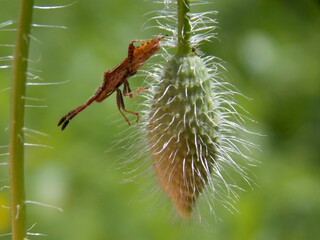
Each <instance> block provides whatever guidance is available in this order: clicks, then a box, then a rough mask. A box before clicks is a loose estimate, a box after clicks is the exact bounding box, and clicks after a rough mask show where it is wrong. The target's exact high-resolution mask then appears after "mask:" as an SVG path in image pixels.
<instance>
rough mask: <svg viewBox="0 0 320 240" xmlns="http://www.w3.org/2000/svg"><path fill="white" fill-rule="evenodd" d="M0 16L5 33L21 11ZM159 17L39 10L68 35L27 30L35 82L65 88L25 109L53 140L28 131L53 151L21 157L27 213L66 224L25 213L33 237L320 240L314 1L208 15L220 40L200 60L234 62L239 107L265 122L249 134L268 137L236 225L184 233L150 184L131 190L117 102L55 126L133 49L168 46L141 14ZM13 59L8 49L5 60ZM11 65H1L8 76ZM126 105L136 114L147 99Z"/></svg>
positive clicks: (1, 172)
mask: <svg viewBox="0 0 320 240" xmlns="http://www.w3.org/2000/svg"><path fill="white" fill-rule="evenodd" d="M69 3H72V1H68V2H66V1H36V4H37V5H65V4H69ZM0 5H1V7H0V23H3V22H5V21H8V20H14V21H15V20H16V19H17V11H18V1H12V0H0ZM161 9H162V6H161V5H157V4H153V3H152V1H151V0H150V1H147V0H145V1H137V0H122V1H98V0H92V1H84V0H78V1H76V2H75V3H74V4H73V5H72V6H69V7H67V8H63V9H55V10H39V9H36V10H35V12H34V23H36V24H49V25H60V26H65V27H66V29H62V28H39V27H38V28H34V29H33V31H32V36H33V37H35V38H36V40H34V41H33V42H32V47H31V55H30V58H31V61H32V63H31V65H30V68H31V71H32V72H33V73H34V74H36V75H38V76H40V77H41V79H35V80H34V82H51V83H53V82H65V81H66V83H64V84H60V85H52V86H29V87H28V91H27V96H28V97H30V98H32V99H30V100H28V102H27V103H28V104H29V105H37V106H38V107H35V108H28V109H27V111H26V127H27V128H30V129H34V130H37V131H39V132H42V133H45V134H39V133H35V132H30V131H29V132H28V135H29V136H28V137H27V141H28V142H32V143H37V144H43V145H48V146H50V147H33V148H32V147H28V148H26V187H27V199H29V200H33V201H38V202H44V203H47V204H51V205H54V206H59V207H61V208H63V209H64V211H63V212H62V213H61V212H59V211H57V210H56V209H52V208H48V207H41V206H36V205H28V226H30V227H31V226H32V225H33V224H35V223H36V225H35V226H34V227H33V229H32V230H31V231H33V232H40V233H44V234H47V235H48V236H47V237H45V239H61V240H62V239H79V240H82V239H83V240H84V239H86V240H87V239H104V240H107V239H137V240H138V239H139V240H140V239H159V240H160V239H161V240H162V239H168V240H170V239H175V240H176V239H184V240H188V239H203V240H205V239H237V240H240V239H243V240H247V239H254V240H265V239H268V240H269V239H273V240H277V239H279V240H280V239H285V240H287V239H294V240H296V239H299V240H300V239H320V227H319V226H320V2H319V1H316V0H304V1H302V0H290V1H288V0H244V1H237V0H224V1H222V0H215V1H212V4H211V5H210V6H207V7H203V9H204V10H218V11H219V14H218V15H217V19H218V21H219V25H218V26H219V28H218V30H217V32H218V39H216V40H215V41H213V43H207V44H204V45H203V46H202V48H201V50H202V51H204V52H205V53H206V54H208V55H214V56H217V57H220V58H221V59H223V60H225V61H226V62H225V64H224V65H225V66H226V68H227V69H228V71H227V72H225V73H224V74H225V75H226V76H227V79H228V80H229V81H230V82H232V83H233V84H234V85H235V86H236V87H237V88H238V89H239V90H240V91H241V92H242V93H244V95H246V96H248V97H250V98H252V100H251V101H246V102H243V103H242V104H243V105H244V106H245V108H246V109H248V110H249V111H250V113H251V118H252V119H254V120H256V121H257V122H258V123H257V124H255V125H254V126H251V127H252V128H253V129H254V131H256V132H258V133H262V134H264V135H265V136H264V137H255V136H251V138H252V139H251V141H253V142H255V143H257V144H259V145H260V146H261V151H257V152H254V156H253V157H254V158H255V159H257V160H258V161H260V162H261V164H260V165H259V167H257V168H253V169H252V170H253V172H254V175H255V177H254V178H255V182H256V183H257V186H254V187H253V189H250V187H249V186H245V185H244V186H242V187H244V188H245V189H246V190H247V191H244V192H240V201H239V202H238V203H236V204H235V207H236V208H237V209H238V212H235V213H233V214H232V213H230V212H229V211H227V210H226V209H224V208H223V207H221V206H220V205H219V204H215V205H214V207H215V208H216V212H217V214H216V216H214V215H207V214H206V213H205V212H202V214H203V215H205V217H204V219H205V220H203V221H201V222H199V221H198V220H195V221H190V222H186V221H181V220H180V219H179V218H178V217H177V216H176V215H175V213H174V210H173V209H172V208H171V205H170V202H169V201H168V199H167V198H166V196H165V195H164V194H163V193H162V192H161V191H159V190H158V188H157V186H156V184H154V183H153V182H152V181H153V180H151V183H150V184H148V183H147V184H146V183H145V182H144V181H146V180H145V179H143V178H141V179H140V178H138V179H137V180H136V181H133V182H128V183H124V180H125V179H126V178H127V176H126V175H125V174H124V172H125V171H126V169H123V168H121V166H122V162H121V160H119V156H121V152H122V151H123V150H121V149H117V148H115V149H114V150H110V149H111V148H112V146H113V145H114V142H115V141H117V140H118V139H119V138H122V136H123V135H121V136H119V133H120V132H123V131H124V130H127V131H128V129H129V131H128V134H130V128H129V127H128V126H127V125H126V123H125V121H123V119H122V118H121V115H120V114H119V113H118V111H117V108H116V104H115V96H111V97H110V98H108V99H107V100H106V101H105V102H103V103H101V104H93V105H92V106H91V107H90V108H88V109H86V111H85V112H83V113H82V114H81V115H80V116H79V117H77V118H76V119H75V120H73V121H72V123H71V124H70V126H69V127H68V128H67V129H66V130H65V131H64V132H61V131H60V130H59V129H58V128H57V127H56V123H57V121H58V119H59V118H60V116H62V115H63V114H65V112H67V111H69V110H70V109H71V108H73V107H75V106H77V105H78V104H81V103H83V102H84V101H85V100H86V99H87V98H88V97H89V96H90V95H91V94H92V93H93V92H94V90H95V89H96V88H97V87H98V86H99V85H100V83H101V79H102V75H103V72H104V71H105V70H107V69H109V68H111V67H113V66H115V65H116V64H118V63H119V62H120V61H121V60H122V59H123V58H124V57H125V56H126V53H127V45H128V43H129V41H130V40H132V39H140V38H142V39H143V38H148V37H150V36H152V35H154V34H159V33H161V32H157V31H155V30H144V31H142V26H143V24H144V23H145V22H146V20H147V19H148V18H151V17H152V16H154V15H153V14H150V15H144V14H146V13H148V12H150V11H154V10H161ZM15 26H16V25H15V24H14V25H13V27H15ZM14 37H15V32H14V31H7V30H3V29H0V44H13V43H14ZM12 50H13V48H12V47H4V46H0V57H3V56H8V55H11V53H12ZM0 59H1V58H0ZM8 63H9V62H8V61H4V60H3V59H1V62H0V64H1V65H6V64H8ZM10 80H11V69H10V68H9V69H0V146H2V147H1V148H0V164H1V165H0V187H2V188H1V191H0V204H1V205H2V206H4V207H3V208H0V234H3V233H7V232H9V231H10V227H9V210H8V209H7V208H6V207H5V206H7V205H8V198H9V194H8V190H7V189H6V188H4V187H3V186H7V185H8V167H7V166H5V165H4V163H5V162H6V161H7V156H6V153H7V152H8V149H7V148H6V147H5V146H6V145H7V144H8V122H9V100H10V91H9V90H8V87H10ZM142 81H143V78H134V80H131V81H130V84H131V86H132V88H133V89H134V88H136V87H138V86H140V85H141V83H142ZM140 100H141V99H140ZM125 101H126V104H127V107H128V109H136V108H137V101H139V98H137V99H135V100H133V101H132V100H129V99H125ZM240 101H241V100H240ZM39 106H46V107H39ZM132 144H134V143H133V142H132ZM126 160H128V159H124V161H126ZM129 160H130V159H129ZM138 164H139V163H138ZM129 170H130V169H129ZM139 173H141V171H138V173H137V174H139ZM148 181H149V180H148ZM146 185H147V186H148V185H149V187H147V188H145V189H144V190H141V189H143V188H144V187H145V186H146ZM1 239H10V238H9V237H2V238H1ZM31 239H33V238H31Z"/></svg>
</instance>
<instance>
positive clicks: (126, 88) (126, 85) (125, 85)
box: [123, 80, 148, 98]
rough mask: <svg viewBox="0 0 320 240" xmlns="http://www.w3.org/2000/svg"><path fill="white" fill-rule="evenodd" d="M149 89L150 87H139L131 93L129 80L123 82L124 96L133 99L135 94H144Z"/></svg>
mask: <svg viewBox="0 0 320 240" xmlns="http://www.w3.org/2000/svg"><path fill="white" fill-rule="evenodd" d="M146 89H148V87H139V88H137V89H135V90H133V91H131V89H130V87H129V82H128V81H127V80H125V81H124V82H123V95H124V96H129V97H131V98H132V95H133V94H134V93H139V92H142V91H144V90H146Z"/></svg>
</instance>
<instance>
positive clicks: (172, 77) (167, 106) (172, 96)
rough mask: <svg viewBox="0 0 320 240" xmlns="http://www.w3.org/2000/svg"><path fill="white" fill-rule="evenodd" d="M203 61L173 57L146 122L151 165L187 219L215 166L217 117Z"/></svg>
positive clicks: (217, 134)
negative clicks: (151, 159)
mask: <svg viewBox="0 0 320 240" xmlns="http://www.w3.org/2000/svg"><path fill="white" fill-rule="evenodd" d="M213 89H214V86H213V82H212V81H211V78H210V74H209V73H208V71H207V68H206V65H205V63H204V62H203V60H202V59H201V58H200V57H198V56H195V55H193V54H192V55H190V56H186V57H174V58H173V59H172V60H170V61H169V62H168V64H167V66H166V68H165V70H164V75H163V78H162V79H161V81H160V84H159V85H158V86H156V87H155V89H154V101H153V103H152V106H151V109H152V110H151V111H150V113H149V120H148V130H149V131H148V137H149V142H150V146H151V150H152V158H153V166H154V168H155V171H156V174H157V177H158V180H159V182H160V185H161V186H162V188H163V189H164V190H165V191H166V192H167V193H168V195H169V196H170V197H171V199H172V200H173V202H174V204H175V206H176V208H177V209H178V211H179V212H180V214H181V215H183V216H188V215H189V214H190V213H191V211H192V208H193V205H194V204H195V201H196V199H197V197H198V195H199V194H200V193H201V192H202V190H203V188H204V186H205V185H206V183H207V182H208V179H209V177H210V174H211V172H212V169H213V165H214V164H215V161H216V151H217V149H216V145H217V144H218V138H219V112H218V111H217V102H216V101H215V97H214V91H212V90H213Z"/></svg>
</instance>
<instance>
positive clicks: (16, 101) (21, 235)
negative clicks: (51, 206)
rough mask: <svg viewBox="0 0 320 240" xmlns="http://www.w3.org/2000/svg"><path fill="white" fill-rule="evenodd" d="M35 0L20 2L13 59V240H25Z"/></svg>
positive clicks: (11, 162)
mask: <svg viewBox="0 0 320 240" xmlns="http://www.w3.org/2000/svg"><path fill="white" fill-rule="evenodd" d="M32 10H33V0H21V1H20V10H19V21H18V31H17V39H16V46H15V53H14V60H13V79H12V89H11V112H10V143H9V145H10V150H9V153H10V186H11V227H12V239H13V240H23V239H26V238H27V237H26V207H25V188H24V133H23V126H24V105H25V92H26V77H27V68H28V53H29V45H30V37H29V35H30V30H31V21H32Z"/></svg>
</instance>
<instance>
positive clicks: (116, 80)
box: [58, 36, 164, 130]
mask: <svg viewBox="0 0 320 240" xmlns="http://www.w3.org/2000/svg"><path fill="white" fill-rule="evenodd" d="M163 38H164V36H157V37H154V38H150V39H146V40H133V41H131V42H130V43H129V47H128V56H127V57H126V58H125V59H124V60H123V61H122V62H121V63H120V64H119V65H118V66H116V67H114V68H113V69H111V70H108V71H106V72H105V73H104V76H103V83H102V85H101V86H100V87H99V88H98V90H97V91H96V92H95V94H94V95H93V96H91V97H90V98H89V99H88V100H87V102H86V103H85V104H82V105H80V106H78V107H76V108H75V109H73V110H71V111H70V112H68V113H67V114H66V115H64V116H63V117H62V118H61V119H60V121H59V122H58V126H60V125H61V130H63V129H65V127H66V126H67V125H68V123H69V121H70V120H71V119H72V118H74V117H75V116H76V115H77V114H78V113H79V112H81V111H82V110H83V109H85V108H86V107H88V106H89V105H90V104H91V103H92V102H94V101H96V102H102V101H103V100H104V99H106V98H107V97H109V96H110V95H111V94H112V93H113V92H116V94H117V95H116V99H117V106H118V109H119V112H120V113H121V115H122V116H123V118H124V119H125V120H126V122H127V123H128V124H129V125H130V121H129V119H128V118H127V117H126V116H125V114H124V113H123V112H127V113H130V114H133V115H135V116H137V122H138V121H139V113H137V112H132V111H129V110H127V109H126V108H125V105H124V101H123V95H124V96H129V97H132V93H133V92H132V91H131V89H130V87H129V83H128V78H129V77H131V76H132V75H134V74H135V73H136V72H137V70H138V69H139V68H140V67H141V66H142V65H143V64H144V62H145V61H147V60H148V59H149V58H150V57H151V56H152V55H153V54H154V53H155V52H157V51H158V50H159V49H160V41H161V40H162V39H163ZM135 42H141V43H143V44H141V45H139V46H134V43H135ZM122 84H123V94H122V92H121V90H120V89H119V87H120V86H121V85H122ZM144 89H145V88H139V89H137V90H135V91H134V92H140V91H142V90H144Z"/></svg>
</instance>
